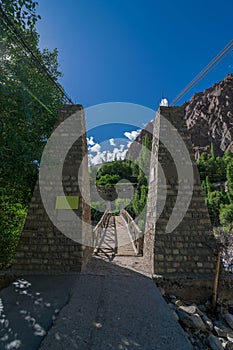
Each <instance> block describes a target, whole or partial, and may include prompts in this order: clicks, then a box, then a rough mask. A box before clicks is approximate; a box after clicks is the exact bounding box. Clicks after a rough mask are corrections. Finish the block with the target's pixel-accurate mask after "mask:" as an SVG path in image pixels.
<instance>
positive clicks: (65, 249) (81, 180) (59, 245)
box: [12, 105, 92, 273]
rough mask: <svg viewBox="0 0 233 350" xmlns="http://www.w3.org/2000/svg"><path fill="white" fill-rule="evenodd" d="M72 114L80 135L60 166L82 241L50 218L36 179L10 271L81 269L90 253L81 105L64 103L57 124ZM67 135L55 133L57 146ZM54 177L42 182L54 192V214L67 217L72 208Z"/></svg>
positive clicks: (87, 180) (88, 193) (87, 182)
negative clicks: (61, 230) (67, 207)
mask: <svg viewBox="0 0 233 350" xmlns="http://www.w3.org/2000/svg"><path fill="white" fill-rule="evenodd" d="M71 115H74V116H75V125H76V130H77V129H79V130H80V131H81V133H80V134H81V135H82V136H81V137H79V138H78V139H77V140H76V141H75V142H74V144H73V145H72V147H71V148H70V150H69V152H68V154H67V156H66V159H65V162H64V165H63V169H62V185H63V190H64V193H65V196H66V197H65V198H71V199H72V201H73V203H72V205H71V206H72V207H73V212H74V213H75V214H76V215H77V216H79V217H80V219H81V220H79V223H78V224H77V227H76V228H75V229H77V235H78V236H79V237H81V242H80V239H79V240H78V241H74V240H73V239H70V238H68V237H67V236H65V235H64V234H63V233H62V232H60V231H59V229H58V228H57V227H56V226H55V225H54V224H53V222H52V221H51V220H50V218H49V216H48V214H47V212H46V210H45V208H44V205H43V202H42V198H41V192H40V188H39V179H38V180H37V183H36V186H35V189H34V193H33V196H32V200H31V204H30V207H29V210H28V215H27V218H26V222H25V225H24V229H23V232H22V235H21V238H20V241H19V245H18V248H17V250H16V254H15V258H14V262H13V267H12V269H13V271H16V272H37V271H38V272H40V271H44V272H48V273H49V272H50V273H51V272H53V271H54V272H56V271H59V272H66V271H80V270H81V269H82V266H83V265H85V264H86V263H87V261H88V260H89V258H90V257H91V254H92V249H91V248H90V246H91V229H90V230H88V229H87V227H88V225H86V226H85V228H84V222H86V223H89V224H90V207H89V206H88V204H86V201H88V200H89V198H90V189H89V178H88V164H87V157H86V158H84V156H85V155H87V143H86V131H85V119H84V111H83V107H82V106H81V105H64V106H63V107H62V109H61V111H60V112H59V114H58V123H57V125H56V127H57V126H59V125H60V124H61V123H62V122H63V121H65V120H66V119H67V118H68V117H70V116H71ZM76 123H77V124H76ZM74 133H75V131H74ZM73 136H74V135H73ZM69 137H70V135H69V134H65V133H61V134H60V135H58V147H63V146H62V145H63V144H64V145H65V144H66V142H67V141H69ZM62 138H63V140H62ZM63 141H64V142H63ZM83 158H84V161H83ZM57 181H59V179H58V178H56V176H55V177H54V178H51V179H49V180H48V183H45V184H43V186H46V187H45V189H46V190H47V191H48V192H49V191H50V192H49V193H52V195H53V192H54V198H53V197H52V205H53V206H54V207H53V209H54V210H55V212H56V213H57V215H61V214H62V215H64V218H65V220H66V221H69V210H71V211H72V209H69V210H67V209H64V207H63V206H64V203H62V202H64V196H63V197H62V196H61V197H60V198H58V197H59V194H58V193H56V183H57ZM82 194H83V196H82ZM83 197H85V199H84V198H83ZM67 200H68V199H67ZM59 202H60V203H59ZM59 206H60V207H59ZM65 224H67V223H65ZM71 224H72V223H71ZM84 229H85V232H84ZM82 239H83V241H85V245H84V244H82ZM87 242H89V243H90V246H87V245H86V244H87Z"/></svg>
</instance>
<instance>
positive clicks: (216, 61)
mask: <svg viewBox="0 0 233 350" xmlns="http://www.w3.org/2000/svg"><path fill="white" fill-rule="evenodd" d="M232 50H233V40H231V41H230V42H229V43H228V44H227V46H226V47H225V48H224V49H223V50H222V51H220V52H219V54H218V55H217V56H216V57H214V59H213V60H212V61H211V62H210V63H209V64H208V65H207V66H206V67H205V68H204V69H203V70H202V71H201V72H200V73H199V74H198V75H197V76H196V77H195V78H194V79H193V80H192V81H191V82H190V83H189V84H188V85H187V86H186V87H185V88H184V89H183V90H182V91H181V92H180V93H179V95H177V96H176V97H175V98H174V99H173V100H172V102H171V105H172V106H173V105H175V104H176V103H177V102H178V101H179V100H180V99H181V98H182V97H183V96H184V95H186V94H187V93H188V92H189V91H190V90H191V89H192V88H193V87H194V86H195V85H197V83H199V82H200V81H201V80H202V79H203V78H204V77H205V76H206V75H207V74H208V73H209V72H211V71H212V70H213V69H214V68H216V67H217V66H218V65H219V64H220V63H221V62H222V61H223V60H225V58H226V57H227V56H229V55H230V54H231V52H232Z"/></svg>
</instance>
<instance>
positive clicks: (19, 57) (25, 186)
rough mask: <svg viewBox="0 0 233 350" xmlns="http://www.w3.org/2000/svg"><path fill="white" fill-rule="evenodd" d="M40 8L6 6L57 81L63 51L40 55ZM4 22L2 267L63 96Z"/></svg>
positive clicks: (13, 2) (17, 3)
mask: <svg viewBox="0 0 233 350" xmlns="http://www.w3.org/2000/svg"><path fill="white" fill-rule="evenodd" d="M36 6H37V3H36V2H34V1H32V0H3V1H1V7H2V9H3V10H4V12H5V13H6V15H7V17H8V18H9V19H10V21H11V22H12V23H13V25H14V26H15V28H16V29H17V31H18V32H19V36H20V37H21V38H23V40H24V41H25V42H26V43H27V45H28V46H29V47H30V49H31V50H32V52H33V53H34V54H35V55H36V56H37V57H38V59H39V60H40V61H41V62H43V64H44V65H45V66H46V68H47V69H48V71H49V73H50V75H51V77H52V78H53V79H54V80H55V81H57V79H58V77H59V76H60V72H59V71H58V63H57V50H54V51H49V50H47V49H45V50H43V51H40V50H39V47H38V43H39V36H38V33H37V32H36V28H35V24H36V21H37V20H38V18H39V16H38V15H37V13H36ZM0 16H1V26H0V47H1V55H0V134H1V137H0V219H1V220H0V232H1V239H0V252H1V257H0V264H1V265H4V264H5V265H8V264H9V262H10V258H11V256H12V252H13V250H14V247H15V245H16V243H17V239H18V236H19V234H20V231H21V228H22V225H23V222H24V218H25V213H26V210H27V207H28V204H29V201H30V198H31V194H32V190H33V188H34V185H35V181H36V177H37V173H38V166H39V161H40V157H41V154H42V150H43V147H44V144H45V141H46V139H47V138H48V136H49V135H50V133H51V131H52V128H53V126H54V123H55V120H56V113H57V110H58V108H60V106H61V103H62V95H61V92H60V91H59V90H58V89H57V87H56V86H55V85H54V84H53V83H52V81H51V80H50V79H49V78H48V76H47V75H46V74H45V72H44V71H42V70H41V68H40V67H39V66H38V65H37V64H36V63H35V62H34V61H33V60H32V57H31V54H30V53H26V52H25V51H24V49H23V47H22V46H21V44H20V43H19V40H18V39H19V38H18V39H17V37H16V35H15V34H14V33H13V31H12V28H11V26H10V25H9V23H8V24H6V20H5V19H4V15H3V14H2V12H0Z"/></svg>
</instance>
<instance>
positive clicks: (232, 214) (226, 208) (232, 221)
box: [220, 203, 233, 229]
mask: <svg viewBox="0 0 233 350" xmlns="http://www.w3.org/2000/svg"><path fill="white" fill-rule="evenodd" d="M220 223H221V225H222V226H225V227H229V228H230V229H232V228H233V203H231V204H228V205H222V206H221V209H220Z"/></svg>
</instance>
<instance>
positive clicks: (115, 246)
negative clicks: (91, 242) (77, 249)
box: [97, 216, 136, 257]
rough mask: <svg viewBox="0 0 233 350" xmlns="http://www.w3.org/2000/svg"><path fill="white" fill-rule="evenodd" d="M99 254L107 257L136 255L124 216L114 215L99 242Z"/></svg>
mask: <svg viewBox="0 0 233 350" xmlns="http://www.w3.org/2000/svg"><path fill="white" fill-rule="evenodd" d="M98 248H99V249H98V253H97V254H98V255H103V256H106V257H111V256H112V257H114V256H115V255H121V256H135V255H136V251H135V248H134V245H133V243H132V241H131V237H130V234H129V231H128V226H127V224H126V222H125V220H124V219H123V217H122V216H112V217H111V218H110V220H109V223H108V226H107V228H106V229H103V234H102V236H101V239H100V241H99V243H98Z"/></svg>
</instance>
